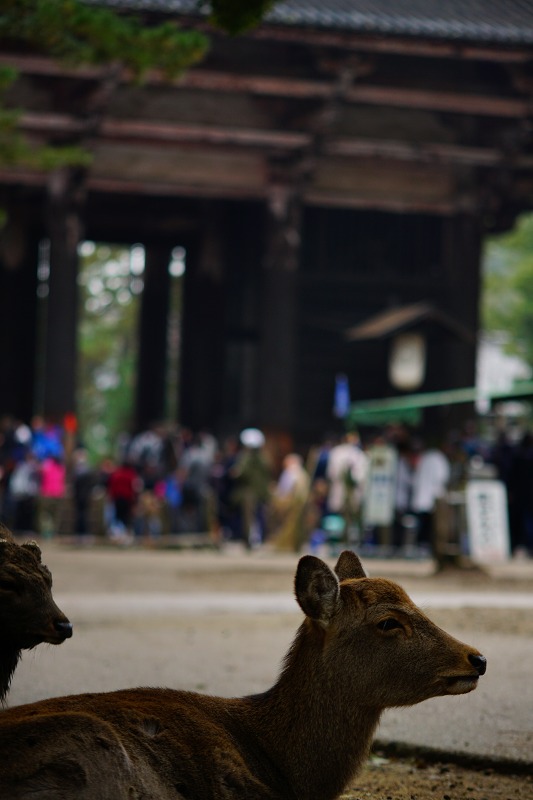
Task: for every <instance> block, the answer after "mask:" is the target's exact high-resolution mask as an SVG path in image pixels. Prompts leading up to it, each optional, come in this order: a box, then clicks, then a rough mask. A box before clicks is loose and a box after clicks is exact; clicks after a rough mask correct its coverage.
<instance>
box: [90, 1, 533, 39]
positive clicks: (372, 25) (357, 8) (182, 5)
mask: <svg viewBox="0 0 533 800" xmlns="http://www.w3.org/2000/svg"><path fill="white" fill-rule="evenodd" d="M86 1H87V2H95V1H96V2H97V3H98V4H103V5H108V6H113V7H116V8H123V9H132V10H137V11H140V10H145V11H158V12H168V13H169V14H196V13H198V7H199V5H200V4H199V2H198V0H86ZM206 8H207V5H206ZM265 21H266V22H269V23H272V24H276V25H282V26H290V27H292V26H294V27H306V28H314V29H330V30H331V29H333V30H345V31H352V32H359V33H365V34H378V35H391V36H416V37H424V38H430V39H442V40H455V41H474V42H487V43H488V42H492V43H500V44H521V45H524V44H533V0H286V2H280V3H276V4H275V6H274V8H273V9H272V10H271V11H270V13H269V14H268V15H267V17H266V18H265Z"/></svg>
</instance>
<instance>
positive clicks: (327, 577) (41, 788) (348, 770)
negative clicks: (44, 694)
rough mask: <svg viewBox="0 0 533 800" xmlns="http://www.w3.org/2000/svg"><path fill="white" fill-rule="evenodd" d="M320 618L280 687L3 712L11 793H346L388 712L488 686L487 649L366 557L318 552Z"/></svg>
mask: <svg viewBox="0 0 533 800" xmlns="http://www.w3.org/2000/svg"><path fill="white" fill-rule="evenodd" d="M295 590H296V599H297V600H298V603H299V604H300V606H301V608H302V610H303V612H304V613H305V615H306V618H305V620H304V621H303V623H302V625H301V626H300V628H299V630H298V632H297V634H296V638H295V640H294V642H293V644H292V646H291V648H290V650H289V652H288V653H287V655H286V657H285V663H284V666H283V669H282V671H281V674H280V676H279V678H278V680H277V682H276V683H275V685H274V686H273V687H272V688H271V689H269V690H268V691H267V692H265V693H264V694H259V695H254V696H251V697H242V698H235V699H225V698H221V697H209V696H206V695H200V694H196V693H194V692H184V691H173V690H171V689H131V690H123V691H117V692H108V693H103V694H82V695H72V696H69V697H63V698H55V699H51V700H44V701H41V702H39V703H34V704H32V705H26V706H20V707H18V708H13V709H10V710H8V711H6V712H4V713H3V714H1V715H0V748H1V752H2V758H1V759H0V797H1V798H3V800H7V798H9V800H20V799H21V798H32V800H35V798H37V797H38V798H39V800H52V798H54V800H57V798H61V799H62V800H65V799H66V798H70V799H71V800H132V799H133V798H136V800H149V799H150V800H171V798H172V800H333V798H336V797H337V796H338V795H339V794H340V793H341V792H342V791H343V789H344V788H345V787H346V786H347V785H348V784H349V782H350V781H351V780H352V779H353V778H354V776H355V775H356V774H357V771H358V770H359V768H360V767H361V765H362V763H363V762H364V760H365V759H366V757H367V755H368V751H369V748H370V744H371V741H372V737H373V734H374V731H375V729H376V726H377V724H378V722H379V718H380V716H381V713H382V711H383V709H385V708H387V707H389V706H408V705H412V704H414V703H419V702H421V701H422V700H426V699H427V698H429V697H435V696H437V695H451V694H454V695H455V694H462V693H465V692H470V691H471V690H472V689H475V687H476V685H477V682H478V679H479V676H480V675H482V674H483V673H484V672H485V665H486V661H485V658H484V657H483V656H482V655H480V653H479V652H478V651H477V650H475V649H473V648H472V647H469V646H468V645H465V644H462V643H461V642H459V641H457V640H456V639H453V638H452V637H451V636H449V635H448V634H447V633H445V632H444V631H442V630H441V629H440V628H438V627H437V626H436V625H434V624H433V623H432V622H431V621H430V620H429V619H428V618H427V617H426V616H425V615H424V614H423V613H422V612H421V611H420V610H419V609H418V608H417V607H416V606H415V605H414V604H413V602H412V601H411V600H410V599H409V597H408V596H407V595H406V594H405V592H404V591H403V589H401V588H400V587H399V586H398V585H397V584H395V583H393V582H392V581H389V580H386V579H382V578H367V577H366V576H365V573H364V571H363V569H362V567H361V564H360V561H359V559H358V558H357V556H356V555H354V554H353V553H351V552H349V551H346V552H344V553H342V555H341V556H340V558H339V561H338V563H337V566H336V568H335V572H333V571H332V570H331V569H330V568H329V567H328V566H327V565H326V564H325V563H324V562H323V561H321V560H320V559H318V558H315V557H314V556H304V557H303V558H302V559H301V560H300V562H299V564H298V570H297V573H296V580H295Z"/></svg>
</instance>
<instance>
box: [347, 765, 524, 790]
mask: <svg viewBox="0 0 533 800" xmlns="http://www.w3.org/2000/svg"><path fill="white" fill-rule="evenodd" d="M342 798H343V800H533V776H531V775H524V774H521V775H520V774H518V775H516V774H515V775H513V774H502V773H500V772H497V771H495V770H494V769H493V768H491V767H485V768H480V769H469V768H466V767H461V766H458V765H457V764H452V763H435V764H433V763H429V762H427V761H425V760H423V759H414V758H413V759H385V758H379V757H377V758H373V759H371V761H370V762H369V764H368V766H367V767H366V768H365V770H364V771H363V773H362V774H361V775H360V777H359V778H358V779H357V781H356V784H355V786H354V787H353V788H352V789H350V791H348V792H346V794H344V795H342Z"/></svg>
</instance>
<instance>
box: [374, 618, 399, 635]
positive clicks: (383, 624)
mask: <svg viewBox="0 0 533 800" xmlns="http://www.w3.org/2000/svg"><path fill="white" fill-rule="evenodd" d="M377 627H378V629H379V630H380V631H384V632H386V631H393V630H394V629H395V628H403V625H402V623H401V622H398V620H397V619H395V618H394V617H387V618H386V619H382V620H381V621H380V622H378V624H377Z"/></svg>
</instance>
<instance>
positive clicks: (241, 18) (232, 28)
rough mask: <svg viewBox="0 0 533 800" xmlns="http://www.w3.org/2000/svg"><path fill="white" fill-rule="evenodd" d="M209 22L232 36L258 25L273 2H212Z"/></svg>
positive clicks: (232, 0) (264, 0)
mask: <svg viewBox="0 0 533 800" xmlns="http://www.w3.org/2000/svg"><path fill="white" fill-rule="evenodd" d="M210 5H211V17H210V19H211V22H212V23H213V25H215V26H216V27H218V28H222V29H223V30H225V31H227V32H228V33H231V34H233V35H235V34H238V33H243V32H244V31H246V30H248V29H249V28H253V27H255V26H256V25H258V24H259V23H260V22H261V20H262V19H263V17H264V15H265V14H266V13H267V11H269V10H270V9H271V8H272V6H273V5H274V0H244V2H243V0H212V2H211V3H210Z"/></svg>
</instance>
